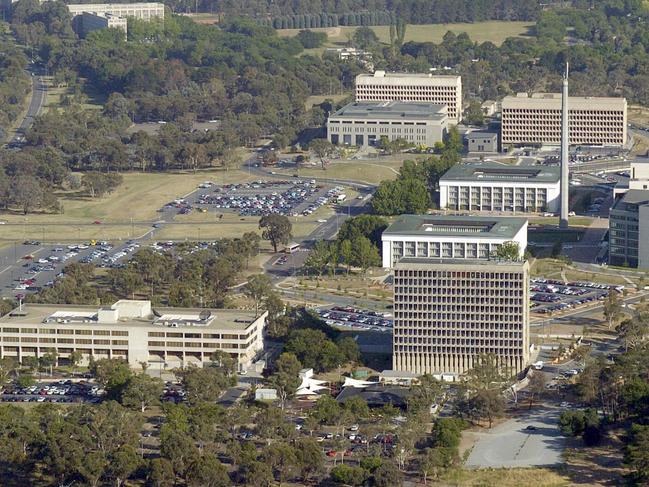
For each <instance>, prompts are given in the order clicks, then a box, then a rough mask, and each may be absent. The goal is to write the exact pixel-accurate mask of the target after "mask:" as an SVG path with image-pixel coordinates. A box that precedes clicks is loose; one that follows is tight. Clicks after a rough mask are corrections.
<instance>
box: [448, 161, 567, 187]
mask: <svg viewBox="0 0 649 487" xmlns="http://www.w3.org/2000/svg"><path fill="white" fill-rule="evenodd" d="M560 179H561V168H560V167H559V166H510V165H506V164H497V163H494V162H481V163H470V164H456V165H454V166H453V167H451V168H450V169H449V170H448V171H446V172H445V173H444V175H443V176H442V177H441V178H440V181H489V182H508V181H512V182H519V181H525V182H534V183H557V182H559V180H560Z"/></svg>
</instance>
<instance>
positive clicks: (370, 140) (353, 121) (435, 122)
mask: <svg viewBox="0 0 649 487" xmlns="http://www.w3.org/2000/svg"><path fill="white" fill-rule="evenodd" d="M447 130H448V116H447V114H446V106H444V105H435V104H434V103H403V102H398V101H388V102H356V103H350V104H348V105H345V106H344V107H343V108H341V109H340V110H338V111H337V112H335V113H334V114H333V115H330V116H329V119H328V120H327V138H328V139H329V141H330V142H331V143H332V144H334V145H355V146H359V147H362V146H374V145H377V144H378V143H379V141H380V140H381V139H382V138H386V139H387V140H396V139H404V140H407V141H408V142H411V143H413V144H416V145H423V146H426V147H432V146H434V145H435V143H436V142H441V141H442V140H444V136H445V135H446V132H447Z"/></svg>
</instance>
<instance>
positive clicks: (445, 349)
mask: <svg viewBox="0 0 649 487" xmlns="http://www.w3.org/2000/svg"><path fill="white" fill-rule="evenodd" d="M529 352H530V343H529V266H528V263H527V262H526V261H520V262H504V261H500V262H498V261H489V260H456V259H451V260H445V259H417V258H405V259H402V260H400V261H399V262H398V263H397V264H396V265H395V268H394V335H393V358H392V361H393V363H392V368H393V369H394V370H395V371H409V372H414V373H416V374H434V375H436V376H437V375H441V376H444V375H446V374H453V375H454V376H455V377H457V376H459V375H461V374H464V373H465V372H466V371H467V370H469V369H470V368H472V367H473V365H474V364H475V360H476V358H478V357H479V356H480V355H482V354H493V355H495V357H496V358H497V360H498V364H499V366H500V367H502V368H503V369H504V370H506V371H508V372H509V373H516V372H519V371H521V370H523V369H524V368H525V366H526V365H527V363H528V361H529Z"/></svg>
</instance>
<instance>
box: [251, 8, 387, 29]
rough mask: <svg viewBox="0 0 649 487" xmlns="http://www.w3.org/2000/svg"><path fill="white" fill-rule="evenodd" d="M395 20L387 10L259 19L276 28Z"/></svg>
mask: <svg viewBox="0 0 649 487" xmlns="http://www.w3.org/2000/svg"><path fill="white" fill-rule="evenodd" d="M394 21H395V15H394V14H393V13H392V12H389V11H387V10H372V11H367V12H349V13H343V14H332V13H321V14H303V15H288V16H283V17H274V18H272V19H270V18H266V19H259V20H258V22H259V23H260V24H261V25H265V26H267V27H272V28H274V29H313V28H320V27H338V26H339V25H390V24H391V23H392V22H394Z"/></svg>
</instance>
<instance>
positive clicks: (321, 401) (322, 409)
mask: <svg viewBox="0 0 649 487" xmlns="http://www.w3.org/2000/svg"><path fill="white" fill-rule="evenodd" d="M311 414H312V415H313V416H314V417H315V418H316V419H317V420H318V421H319V422H320V423H324V424H334V422H335V420H336V418H337V417H339V416H340V405H339V404H338V401H336V400H335V399H334V398H333V397H331V396H328V395H324V396H320V397H319V398H318V400H317V401H316V403H315V407H314V408H313V409H312V410H311Z"/></svg>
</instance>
